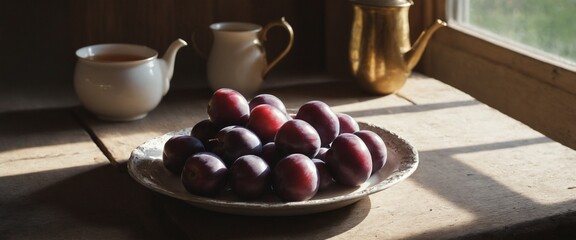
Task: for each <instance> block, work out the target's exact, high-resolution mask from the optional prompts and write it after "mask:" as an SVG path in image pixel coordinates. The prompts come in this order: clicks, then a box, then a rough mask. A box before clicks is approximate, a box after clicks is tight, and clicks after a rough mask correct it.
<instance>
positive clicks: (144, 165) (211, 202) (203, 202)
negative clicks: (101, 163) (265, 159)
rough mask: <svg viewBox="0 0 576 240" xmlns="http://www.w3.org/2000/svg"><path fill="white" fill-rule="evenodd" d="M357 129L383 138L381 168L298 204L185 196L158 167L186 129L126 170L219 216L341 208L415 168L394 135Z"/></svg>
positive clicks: (145, 147) (142, 152) (158, 141)
mask: <svg viewBox="0 0 576 240" xmlns="http://www.w3.org/2000/svg"><path fill="white" fill-rule="evenodd" d="M359 124H360V128H361V129H367V130H372V131H374V132H376V133H377V134H378V135H380V136H381V137H382V139H384V142H385V143H386V145H387V148H388V149H387V150H388V160H387V162H386V165H385V167H384V168H382V169H381V170H380V171H378V172H377V173H375V174H373V175H372V176H371V177H370V178H369V179H368V180H367V181H366V182H365V183H364V184H362V185H361V186H359V187H353V188H351V187H343V186H339V185H336V184H334V185H333V186H332V187H331V188H328V189H326V190H325V191H323V192H319V193H318V194H316V196H314V198H312V199H310V200H307V201H301V202H282V201H281V200H280V199H279V198H277V197H275V196H274V194H269V195H266V196H264V197H262V198H261V199H258V200H256V201H243V200H241V199H238V198H237V197H235V196H234V195H233V193H232V192H230V191H225V192H224V193H223V194H221V195H219V196H218V197H214V198H209V197H202V196H197V195H193V194H191V193H188V192H187V191H186V190H185V189H184V187H183V186H182V183H181V182H180V178H179V176H177V175H174V174H172V173H170V172H169V171H168V170H166V169H165V168H164V165H163V164H162V149H163V147H164V143H165V142H166V141H167V140H168V139H169V138H170V137H172V136H174V135H184V134H189V133H190V128H187V129H181V130H178V131H173V132H169V133H166V134H165V135H163V136H160V137H157V138H153V139H150V140H148V141H146V142H145V143H143V144H142V145H140V146H138V147H137V148H136V149H134V151H132V154H131V156H130V159H129V161H128V171H129V173H130V175H131V176H132V178H134V179H135V180H136V181H137V182H139V183H140V184H142V185H144V186H145V187H147V188H150V189H152V190H154V191H156V192H159V193H161V194H164V195H167V196H170V197H174V198H177V199H181V200H183V201H186V202H188V203H190V204H192V205H194V206H196V207H199V208H203V209H208V210H212V211H217V212H223V213H232V214H240V215H260V216H286V215H302V214H310V213H317V212H324V211H329V210H333V209H337V208H341V207H344V206H347V205H350V204H352V203H355V202H357V201H359V200H361V199H362V198H364V197H367V196H368V195H370V194H373V193H376V192H380V191H382V190H384V189H386V188H388V187H390V186H392V185H394V184H396V183H398V182H400V181H402V180H404V179H406V178H407V177H408V176H410V175H411V174H412V173H413V172H414V171H415V170H416V167H417V166H418V153H417V151H416V149H415V148H414V147H413V146H412V145H410V144H409V143H408V142H407V141H405V140H404V139H402V138H401V137H399V136H398V135H396V134H394V133H392V132H390V131H387V130H385V129H382V128H379V127H377V126H372V125H369V124H365V123H359Z"/></svg>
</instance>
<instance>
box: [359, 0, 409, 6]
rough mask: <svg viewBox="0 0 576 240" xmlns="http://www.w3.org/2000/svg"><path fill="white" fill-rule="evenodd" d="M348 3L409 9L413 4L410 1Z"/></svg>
mask: <svg viewBox="0 0 576 240" xmlns="http://www.w3.org/2000/svg"><path fill="white" fill-rule="evenodd" d="M350 2H352V3H358V4H363V5H370V6H377V7H409V6H411V5H412V4H414V2H412V0H350Z"/></svg>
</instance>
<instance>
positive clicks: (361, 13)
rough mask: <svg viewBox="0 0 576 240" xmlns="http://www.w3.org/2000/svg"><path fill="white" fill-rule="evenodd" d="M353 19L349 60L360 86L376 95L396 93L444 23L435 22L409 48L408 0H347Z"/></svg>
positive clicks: (410, 2) (409, 2)
mask: <svg viewBox="0 0 576 240" xmlns="http://www.w3.org/2000/svg"><path fill="white" fill-rule="evenodd" d="M350 1H351V2H352V5H353V7H354V19H353V24H352V32H351V38H350V49H349V57H350V63H351V67H352V73H353V74H354V77H355V78H356V79H357V80H358V82H359V83H360V85H361V86H362V87H364V88H365V89H368V90H369V91H372V92H375V93H378V94H390V93H394V92H395V91H397V90H398V89H400V88H401V87H402V86H403V85H404V83H405V82H406V80H407V79H408V77H409V76H410V73H411V71H412V69H413V68H414V67H415V66H416V64H417V63H418V61H419V60H420V58H421V56H422V53H424V49H425V48H426V45H427V44H428V41H429V40H430V38H431V37H432V35H433V34H434V32H436V30H438V29H440V28H441V27H443V26H446V23H445V22H444V21H442V20H436V22H434V23H433V24H432V25H431V26H430V27H428V28H427V29H426V30H425V31H423V32H422V34H421V35H420V36H419V37H418V39H417V40H416V41H415V43H414V45H413V46H410V27H409V24H408V9H409V7H410V6H411V5H412V4H413V2H412V1H410V0H350Z"/></svg>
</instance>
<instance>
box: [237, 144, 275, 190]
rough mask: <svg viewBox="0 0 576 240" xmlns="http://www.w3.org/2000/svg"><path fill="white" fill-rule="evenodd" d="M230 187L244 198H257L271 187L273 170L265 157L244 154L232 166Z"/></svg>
mask: <svg viewBox="0 0 576 240" xmlns="http://www.w3.org/2000/svg"><path fill="white" fill-rule="evenodd" d="M229 172H230V178H229V181H230V188H231V189H232V192H234V193H235V194H236V196H238V197H240V198H242V199H255V198H257V197H260V196H262V195H263V194H264V193H266V192H268V191H269V190H270V189H271V172H272V170H271V169H270V167H269V166H268V164H267V163H266V162H265V161H264V159H262V158H260V157H258V156H256V155H244V156H241V157H239V158H238V159H236V161H234V163H233V164H232V166H231V167H230V170H229Z"/></svg>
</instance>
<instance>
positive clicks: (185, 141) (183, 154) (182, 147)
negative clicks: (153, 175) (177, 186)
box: [162, 135, 205, 175]
mask: <svg viewBox="0 0 576 240" xmlns="http://www.w3.org/2000/svg"><path fill="white" fill-rule="evenodd" d="M203 151H205V148H204V144H203V143H202V141H200V140H199V139H198V138H196V137H193V136H187V135H183V136H174V137H171V138H170V139H168V141H166V143H164V149H163V152H162V162H163V163H164V166H165V167H166V169H168V170H169V171H170V172H172V173H174V174H177V175H180V174H181V173H182V168H184V163H185V162H186V160H187V159H188V158H189V157H190V156H192V155H193V154H195V153H198V152H203Z"/></svg>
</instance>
